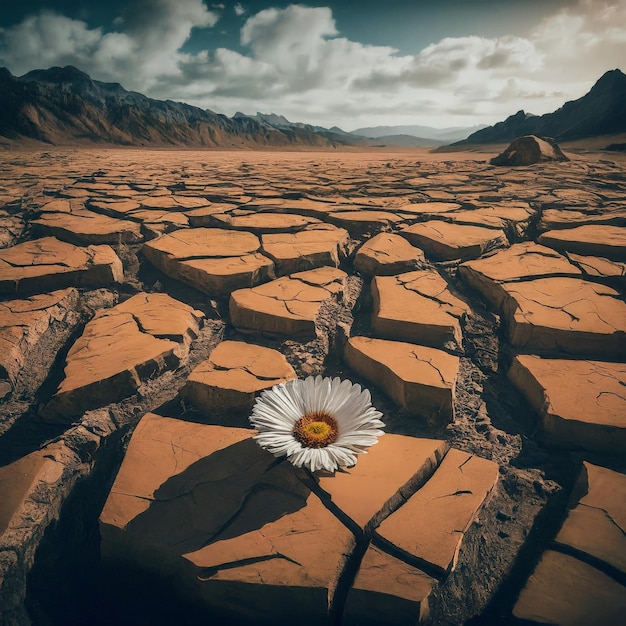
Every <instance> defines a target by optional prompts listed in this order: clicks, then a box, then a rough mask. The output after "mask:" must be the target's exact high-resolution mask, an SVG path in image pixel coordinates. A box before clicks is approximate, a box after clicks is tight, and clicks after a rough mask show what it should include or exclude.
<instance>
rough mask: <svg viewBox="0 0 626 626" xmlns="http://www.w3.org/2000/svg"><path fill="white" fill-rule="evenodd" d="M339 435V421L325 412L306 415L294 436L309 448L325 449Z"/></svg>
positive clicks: (297, 426) (298, 422)
mask: <svg viewBox="0 0 626 626" xmlns="http://www.w3.org/2000/svg"><path fill="white" fill-rule="evenodd" d="M338 434H339V429H338V428H337V420H336V419H335V418H334V417H333V416H332V415H330V414H329V413H326V412H325V411H312V412H311V413H306V414H305V415H303V416H302V417H301V418H300V419H299V420H298V421H297V422H296V424H295V426H294V428H293V436H294V437H295V438H296V439H297V440H298V441H299V442H300V443H301V444H302V445H303V446H305V447H307V448H325V447H326V446H328V445H330V444H331V443H334V442H335V441H336V440H337V435H338Z"/></svg>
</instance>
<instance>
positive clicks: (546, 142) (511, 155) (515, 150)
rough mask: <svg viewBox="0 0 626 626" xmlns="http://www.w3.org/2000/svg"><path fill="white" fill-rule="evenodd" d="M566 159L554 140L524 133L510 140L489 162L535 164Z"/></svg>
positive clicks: (497, 163) (496, 163)
mask: <svg viewBox="0 0 626 626" xmlns="http://www.w3.org/2000/svg"><path fill="white" fill-rule="evenodd" d="M567 160H568V158H567V157H566V156H565V155H564V154H563V152H561V148H559V146H557V145H556V142H555V141H554V140H552V139H548V138H545V137H543V138H540V137H535V135H526V136H525V137H518V138H517V139H515V140H514V141H512V142H511V144H510V145H509V147H508V148H507V149H506V150H505V151H504V152H502V153H501V154H499V155H498V156H497V157H494V158H493V159H491V161H489V162H490V163H491V165H535V164H536V163H546V162H550V161H567Z"/></svg>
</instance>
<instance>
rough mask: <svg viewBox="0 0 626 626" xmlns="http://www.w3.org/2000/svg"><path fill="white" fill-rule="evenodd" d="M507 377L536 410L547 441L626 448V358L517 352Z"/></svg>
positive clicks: (606, 450) (610, 450) (586, 447)
mask: <svg viewBox="0 0 626 626" xmlns="http://www.w3.org/2000/svg"><path fill="white" fill-rule="evenodd" d="M509 379H510V380H511V382H512V383H513V384H514V385H515V386H516V387H517V388H518V389H519V390H520V391H521V392H522V394H524V396H525V397H526V399H527V400H528V401H529V403H530V404H531V406H532V407H533V408H534V409H535V411H537V412H538V413H539V415H540V419H541V425H542V430H543V435H544V437H545V439H546V440H547V441H548V442H550V443H552V444H554V445H556V446H560V447H568V448H578V449H583V450H590V451H594V452H604V453H607V454H620V453H621V454H623V453H624V452H626V365H625V364H623V363H610V362H601V361H578V360H566V359H542V358H539V357H537V356H531V355H519V356H517V357H515V358H514V359H513V363H512V365H511V368H510V370H509Z"/></svg>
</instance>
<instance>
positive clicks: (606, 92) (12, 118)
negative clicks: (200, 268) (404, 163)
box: [0, 65, 626, 148]
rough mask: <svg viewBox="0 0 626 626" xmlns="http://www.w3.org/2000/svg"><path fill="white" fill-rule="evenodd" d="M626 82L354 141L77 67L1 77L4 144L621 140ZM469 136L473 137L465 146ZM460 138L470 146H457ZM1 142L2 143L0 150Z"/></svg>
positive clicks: (337, 132) (625, 129)
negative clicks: (467, 120) (158, 93)
mask: <svg viewBox="0 0 626 626" xmlns="http://www.w3.org/2000/svg"><path fill="white" fill-rule="evenodd" d="M625 102H626V76H625V75H624V74H623V73H622V72H621V71H620V70H618V69H615V70H611V71H609V72H606V73H605V74H604V75H603V76H602V77H601V78H600V79H599V80H598V81H597V82H596V84H595V85H594V86H593V87H592V88H591V90H590V91H589V93H587V94H586V95H584V96H583V97H582V98H579V99H578V100H574V101H571V102H567V103H565V104H564V105H563V106H562V107H561V108H560V109H558V110H557V111H555V112H553V113H548V114H546V115H541V116H538V115H532V114H530V113H526V112H524V111H519V112H518V113H516V114H515V115H511V116H510V117H508V118H507V119H506V120H504V121H503V122H499V123H497V124H495V125H494V126H489V127H482V128H481V127H473V128H463V127H452V128H444V129H436V128H431V127H428V126H417V125H413V126H377V127H369V128H359V129H357V130H355V131H353V132H351V133H348V132H345V131H343V130H342V129H341V128H338V127H336V126H335V127H332V128H324V127H321V126H315V125H312V124H306V123H303V122H290V121H289V120H288V119H287V118H285V117H284V116H282V115H278V114H275V113H260V112H259V113H257V114H256V115H245V114H243V113H236V114H235V115H234V116H233V117H232V118H231V117H227V116H225V115H221V114H219V113H215V112H213V111H211V110H209V109H201V108H199V107H194V106H191V105H189V104H185V103H182V102H173V101H171V100H155V99H152V98H148V97H147V96H144V95H143V94H140V93H137V92H133V91H127V90H126V89H124V87H122V86H121V85H120V84H119V83H105V82H101V81H98V80H93V79H92V78H91V77H90V76H89V75H88V74H86V73H85V72H82V71H81V70H79V69H77V68H75V67H73V66H69V65H68V66H66V67H53V68H50V69H46V70H33V71H31V72H28V73H27V74H24V75H23V76H13V75H12V74H11V72H10V71H9V70H8V69H6V68H0V143H7V142H9V143H13V142H14V143H18V144H19V143H25V142H28V141H33V140H34V141H37V142H44V143H48V144H52V145H68V144H69V145H75V144H94V143H100V144H101V143H105V144H113V145H127V146H152V147H157V146H160V147H163V146H172V147H189V148H195V147H209V148H264V147H280V148H288V147H301V148H307V147H308V148H330V147H337V146H363V147H367V146H391V147H392V146H442V145H444V144H450V143H451V144H452V145H453V146H459V147H462V146H464V145H470V144H488V143H503V142H509V141H512V140H513V139H515V138H516V137H519V136H521V135H528V134H535V135H539V136H544V137H545V136H547V137H553V138H555V139H556V140H557V141H562V140H572V139H581V138H587V137H596V136H602V135H611V134H618V133H626V106H625ZM468 135H469V136H468ZM463 137H466V138H463ZM3 138H4V141H3ZM452 142H455V143H452Z"/></svg>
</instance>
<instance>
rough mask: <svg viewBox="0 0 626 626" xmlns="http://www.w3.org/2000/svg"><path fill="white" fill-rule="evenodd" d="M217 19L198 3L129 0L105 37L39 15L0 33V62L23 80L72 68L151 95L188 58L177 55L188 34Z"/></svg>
mask: <svg viewBox="0 0 626 626" xmlns="http://www.w3.org/2000/svg"><path fill="white" fill-rule="evenodd" d="M218 19H219V18H218V15H217V14H216V13H214V12H211V11H208V10H207V9H206V7H205V6H204V4H203V2H202V0H133V1H132V2H129V3H127V5H126V6H125V11H124V15H122V16H119V18H116V20H115V22H114V24H115V26H116V27H118V28H119V27H124V31H123V32H122V31H116V32H110V33H106V34H104V33H103V31H102V29H101V28H94V29H90V28H89V27H88V26H87V24H86V23H85V22H83V21H80V20H74V19H70V18H68V17H65V16H63V15H59V14H56V13H51V12H49V11H43V12H41V13H39V14H37V15H34V16H30V17H28V18H26V19H25V20H24V21H22V22H21V23H20V24H17V25H16V26H14V27H12V28H9V29H5V30H4V31H3V32H0V62H2V63H5V64H6V65H7V66H8V67H9V68H10V69H11V71H13V72H14V73H16V74H22V73H24V72H27V71H29V70H31V69H34V68H45V67H50V66H52V65H67V64H70V65H76V66H78V67H80V68H81V69H83V70H84V71H86V72H88V73H90V74H92V75H93V76H94V77H96V78H98V79H100V80H113V81H119V82H121V83H122V84H125V86H128V87H130V88H133V89H140V90H141V89H144V90H145V89H150V87H151V86H152V85H153V84H155V83H156V82H158V80H159V79H160V78H162V77H163V76H167V75H169V76H175V75H177V74H179V73H180V69H179V68H180V64H181V63H183V62H185V61H187V60H188V59H189V55H186V54H184V53H182V52H180V49H181V47H182V46H183V44H184V43H185V42H186V41H187V39H188V38H189V35H190V33H191V30H192V28H194V27H210V26H213V25H215V24H216V22H217V21H218Z"/></svg>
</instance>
